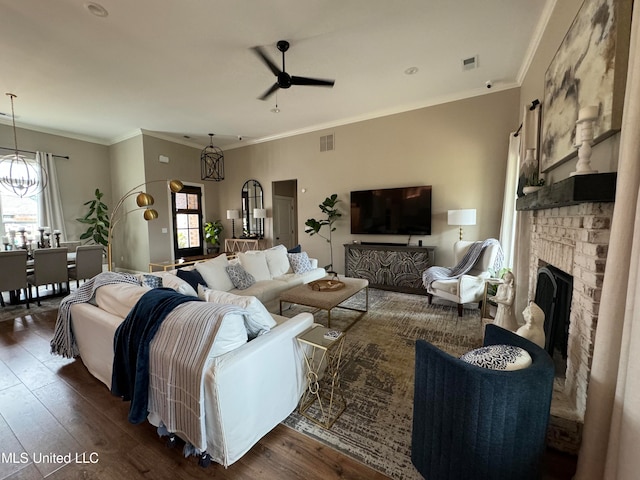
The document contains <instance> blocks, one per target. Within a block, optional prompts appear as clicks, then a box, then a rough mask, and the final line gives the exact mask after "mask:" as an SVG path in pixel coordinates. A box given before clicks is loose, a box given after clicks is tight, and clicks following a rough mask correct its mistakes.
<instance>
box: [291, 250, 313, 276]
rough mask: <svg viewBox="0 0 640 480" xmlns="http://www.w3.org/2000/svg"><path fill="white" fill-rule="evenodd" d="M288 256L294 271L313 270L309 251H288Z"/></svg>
mask: <svg viewBox="0 0 640 480" xmlns="http://www.w3.org/2000/svg"><path fill="white" fill-rule="evenodd" d="M287 257H289V263H290V264H291V268H293V272H294V273H304V272H309V271H311V270H313V267H312V266H311V261H310V260H309V255H307V252H300V253H287Z"/></svg>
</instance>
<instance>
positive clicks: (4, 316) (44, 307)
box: [0, 293, 63, 322]
mask: <svg viewBox="0 0 640 480" xmlns="http://www.w3.org/2000/svg"><path fill="white" fill-rule="evenodd" d="M62 298H63V297H62V296H51V297H46V298H42V299H41V300H40V304H41V306H38V303H37V302H36V300H35V298H34V299H33V302H30V303H29V308H26V306H25V305H24V303H21V304H18V305H11V304H9V302H8V300H9V299H8V295H7V294H6V293H5V295H4V301H5V306H4V307H0V322H4V321H7V320H14V319H16V318H22V317H25V316H27V315H34V314H37V313H43V312H48V311H50V310H57V309H58V306H59V305H60V300H62Z"/></svg>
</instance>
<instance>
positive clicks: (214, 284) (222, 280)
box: [196, 253, 233, 292]
mask: <svg viewBox="0 0 640 480" xmlns="http://www.w3.org/2000/svg"><path fill="white" fill-rule="evenodd" d="M227 265H229V260H227V255H226V254H224V253H223V254H222V255H218V256H217V257H215V258H212V259H211V260H207V261H205V262H199V263H196V270H198V272H200V274H201V275H202V278H204V280H205V282H207V287H209V288H213V289H214V290H222V291H223V292H228V291H229V290H231V289H232V288H233V283H232V282H231V279H230V278H229V275H228V274H227Z"/></svg>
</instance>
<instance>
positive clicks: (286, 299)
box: [280, 277, 369, 331]
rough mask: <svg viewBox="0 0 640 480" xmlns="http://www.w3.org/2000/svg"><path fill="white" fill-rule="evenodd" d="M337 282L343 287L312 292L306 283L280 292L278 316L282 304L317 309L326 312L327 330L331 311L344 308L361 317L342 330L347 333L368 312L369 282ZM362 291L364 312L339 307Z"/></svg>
mask: <svg viewBox="0 0 640 480" xmlns="http://www.w3.org/2000/svg"><path fill="white" fill-rule="evenodd" d="M323 280H324V281H327V280H331V279H330V277H326V278H325V279H323ZM323 280H319V281H318V282H322V281H323ZM333 281H335V280H333ZM339 282H341V283H343V284H344V287H342V288H340V289H336V290H314V288H313V285H312V284H311V283H308V284H304V285H298V286H297V287H293V288H291V289H289V290H287V291H285V292H282V293H281V294H280V315H282V304H283V303H297V304H298V305H305V306H307V307H313V308H317V309H318V310H326V311H327V328H331V310H333V309H334V308H344V309H347V310H353V311H356V312H361V315H360V316H358V318H356V319H355V320H354V321H353V322H352V323H351V324H350V325H349V326H348V327H347V328H345V329H344V331H347V330H348V329H349V328H351V327H352V326H353V325H354V324H355V323H356V322H357V321H358V320H360V318H361V317H362V314H364V313H366V312H367V311H368V310H369V281H368V280H366V279H363V278H349V277H342V278H341V279H340V280H339ZM312 283H314V282H312ZM362 290H364V291H365V295H366V300H365V308H364V310H360V309H358V308H352V307H346V306H342V305H340V304H341V303H342V302H344V301H345V300H347V299H349V298H351V297H353V296H354V295H355V294H356V293H358V292H360V291H362Z"/></svg>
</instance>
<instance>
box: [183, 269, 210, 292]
mask: <svg viewBox="0 0 640 480" xmlns="http://www.w3.org/2000/svg"><path fill="white" fill-rule="evenodd" d="M176 275H177V276H178V278H181V279H182V280H184V281H185V282H187V283H188V284H189V285H191V288H193V289H194V290H197V289H198V285H204V286H205V287H206V286H207V282H205V280H204V278H202V275H200V272H198V271H197V270H185V269H183V268H179V269H178V271H177V272H176Z"/></svg>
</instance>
